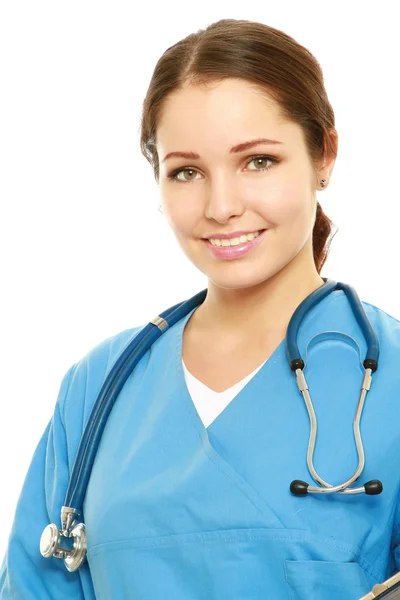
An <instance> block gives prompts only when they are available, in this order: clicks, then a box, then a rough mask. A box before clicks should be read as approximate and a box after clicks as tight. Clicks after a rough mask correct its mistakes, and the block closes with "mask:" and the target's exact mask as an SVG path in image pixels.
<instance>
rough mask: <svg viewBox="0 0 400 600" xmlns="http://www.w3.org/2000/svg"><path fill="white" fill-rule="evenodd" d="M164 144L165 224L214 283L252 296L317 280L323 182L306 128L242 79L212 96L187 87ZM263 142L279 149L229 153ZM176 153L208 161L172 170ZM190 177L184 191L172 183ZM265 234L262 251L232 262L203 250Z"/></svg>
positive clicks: (169, 103) (170, 107)
mask: <svg viewBox="0 0 400 600" xmlns="http://www.w3.org/2000/svg"><path fill="white" fill-rule="evenodd" d="M156 134H157V152H158V156H159V161H160V178H159V187H160V195H161V202H162V206H163V212H164V215H165V217H166V219H167V221H168V223H169V225H170V227H171V228H172V230H173V232H174V234H175V236H176V238H177V241H178V243H179V244H180V246H181V248H182V250H183V252H184V253H185V254H186V256H187V257H188V258H189V260H190V261H191V262H192V263H193V264H194V265H195V266H196V267H197V268H198V269H199V270H200V271H201V272H203V273H204V274H205V275H206V276H207V277H208V278H209V282H210V283H211V282H212V283H214V284H215V285H216V286H218V287H221V288H227V289H237V288H247V287H250V286H257V285H262V284H263V283H264V282H266V281H268V280H269V279H270V278H272V277H273V276H274V275H276V274H278V273H280V272H281V271H282V270H285V269H290V271H291V272H292V273H293V269H295V272H296V273H297V274H299V277H301V276H302V275H303V274H304V273H303V271H304V272H306V274H307V276H308V277H310V273H313V276H314V278H315V274H316V270H315V265H314V260H313V254H312V231H313V226H314V222H315V215H316V198H315V190H316V189H317V187H318V174H317V173H316V172H315V169H314V165H313V164H312V162H311V160H310V158H309V156H308V154H307V151H306V146H305V141H304V137H303V132H302V129H301V127H300V126H299V125H297V124H294V123H290V122H287V121H286V122H285V121H283V120H282V119H281V117H280V115H279V105H278V104H277V103H276V102H275V101H274V100H273V99H272V98H271V99H268V98H265V96H262V94H261V93H260V92H259V91H258V90H257V89H256V88H255V86H252V85H250V84H249V83H247V82H245V81H243V80H240V79H225V80H223V81H222V82H221V83H218V84H214V85H213V86H212V87H208V88H207V89H206V88H201V87H189V86H187V87H185V88H184V89H182V90H179V91H178V92H176V93H174V94H171V95H170V96H169V97H168V98H167V100H166V102H165V104H164V106H163V110H162V114H161V116H160V121H159V124H158V128H157V132H156ZM259 138H267V139H269V140H275V141H278V142H280V143H275V144H271V143H266V142H264V143H259V144H257V145H255V146H253V147H251V148H247V149H245V150H242V151H239V152H236V151H235V152H230V150H231V148H232V147H234V146H237V145H238V144H241V143H243V142H247V141H249V140H254V139H259ZM176 151H181V152H192V153H193V152H194V153H196V154H198V155H199V158H193V157H191V158H182V157H176V156H175V157H170V158H168V159H167V160H165V161H164V158H165V156H166V155H167V154H169V153H171V152H176ZM256 155H264V157H263V158H254V156H256ZM268 157H271V159H269V158H268ZM274 161H275V162H274ZM183 168H184V169H185V170H183V171H182V170H181V171H180V173H177V174H176V176H175V179H176V181H173V180H172V179H171V178H169V177H168V176H169V175H171V174H172V173H174V172H176V171H177V170H178V169H183ZM261 229H268V231H267V232H266V234H264V236H263V239H262V240H261V241H260V243H258V244H257V245H256V246H255V247H254V249H253V250H252V251H251V252H249V253H247V254H246V255H244V256H240V257H238V258H235V259H233V260H226V259H224V258H220V257H216V256H214V255H213V254H212V253H211V252H210V251H209V248H208V246H207V243H206V242H205V241H204V240H203V238H205V237H207V236H210V235H215V234H218V233H222V234H226V233H232V232H235V231H258V230H261Z"/></svg>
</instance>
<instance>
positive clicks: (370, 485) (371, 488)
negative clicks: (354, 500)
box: [364, 479, 383, 496]
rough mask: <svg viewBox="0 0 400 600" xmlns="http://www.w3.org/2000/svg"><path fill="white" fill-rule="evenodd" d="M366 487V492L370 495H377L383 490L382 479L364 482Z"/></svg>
mask: <svg viewBox="0 0 400 600" xmlns="http://www.w3.org/2000/svg"><path fill="white" fill-rule="evenodd" d="M364 487H365V493H366V494H368V496H377V495H378V494H380V493H381V492H382V491H383V485H382V481H379V479H371V481H367V483H364Z"/></svg>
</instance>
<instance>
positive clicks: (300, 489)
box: [290, 479, 308, 496]
mask: <svg viewBox="0 0 400 600" xmlns="http://www.w3.org/2000/svg"><path fill="white" fill-rule="evenodd" d="M290 491H291V492H292V494H294V495H295V496H305V495H306V494H308V483H306V482H305V481H301V479H295V480H294V481H292V483H291V484H290Z"/></svg>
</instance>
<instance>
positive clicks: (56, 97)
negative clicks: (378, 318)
mask: <svg viewBox="0 0 400 600" xmlns="http://www.w3.org/2000/svg"><path fill="white" fill-rule="evenodd" d="M212 5H213V6H214V8H209V9H206V8H205V7H204V6H205V5H202V4H199V5H196V4H191V5H188V3H187V2H178V1H174V0H172V1H171V0H170V1H169V2H167V3H161V2H160V3H159V5H157V3H155V4H154V3H151V4H146V3H140V2H139V3H137V4H136V8H135V6H134V3H133V2H127V1H125V2H124V1H119V0H113V1H111V0H109V1H108V2H105V1H100V2H90V1H86V0H79V2H78V1H70V2H57V1H54V0H52V1H50V0H49V1H47V2H45V1H43V0H36V1H35V2H30V1H25V2H22V1H19V0H13V1H12V2H2V3H1V4H0V87H1V92H0V201H1V204H0V206H1V214H0V228H1V229H0V244H1V247H0V251H1V295H0V302H1V311H0V314H1V346H0V348H1V357H0V358H1V363H0V364H1V396H0V461H1V466H0V481H1V490H0V514H1V520H0V560H1V556H2V555H3V553H4V551H5V548H6V543H7V538H8V535H9V531H10V529H11V525H12V518H13V514H14V510H15V504H16V501H17V498H18V496H19V493H20V489H21V486H22V483H23V480H24V477H25V473H26V470H27V468H28V466H29V462H30V460H31V457H32V454H33V451H34V449H35V447H36V444H37V443H38V441H39V438H40V436H41V434H42V432H43V430H44V428H45V426H46V424H47V422H48V420H49V419H50V417H51V414H52V411H53V408H54V403H55V400H56V397H57V393H58V390H59V386H60V382H61V378H62V376H63V375H64V374H65V373H66V371H67V369H68V368H69V367H70V366H71V365H72V364H73V363H74V362H76V361H77V360H79V359H80V358H81V357H82V356H83V355H84V354H86V353H87V352H88V351H89V350H90V349H91V348H92V347H93V346H94V345H96V344H98V343H99V342H101V341H102V340H103V339H105V338H106V337H109V336H111V335H114V334H116V333H118V332H120V331H122V330H124V329H128V328H130V327H134V326H137V325H140V324H143V323H145V322H147V321H149V320H150V319H151V318H152V317H153V316H155V315H156V314H158V313H159V312H162V311H163V310H165V309H167V308H169V307H170V306H172V305H173V304H176V303H177V302H180V301H183V300H185V299H187V298H189V297H191V296H192V295H194V294H195V293H196V292H198V291H200V290H202V289H204V288H205V287H207V279H206V278H205V276H204V275H203V274H202V273H200V272H199V271H198V270H197V269H196V268H195V267H194V266H193V265H192V264H191V263H190V262H189V261H188V259H187V258H186V257H185V256H184V254H183V252H182V251H181V250H180V248H179V246H178V244H177V242H176V241H175V238H174V237H173V235H172V232H171V231H170V229H169V227H168V225H167V223H166V222H165V220H164V217H163V216H162V214H161V213H160V212H158V210H157V209H158V206H159V204H160V199H159V192H158V187H157V184H156V182H155V180H154V178H153V174H152V170H151V167H150V165H149V164H148V163H147V161H146V159H145V158H144V157H143V156H142V154H141V152H140V148H139V123H140V114H141V108H142V102H143V98H144V96H145V93H146V90H147V87H148V84H149V81H150V78H151V75H152V72H153V69H154V67H155V64H156V62H157V60H158V59H159V57H160V56H161V54H162V53H163V52H164V51H165V50H166V49H167V48H168V47H169V46H171V45H173V44H175V43H176V42H177V41H178V40H180V39H182V38H183V37H185V36H187V35H188V34H189V33H192V32H195V31H197V30H198V29H200V28H203V27H205V26H207V25H208V24H210V23H212V22H214V21H217V20H219V19H222V18H236V19H248V20H255V21H261V22H263V23H265V24H267V25H270V26H272V27H276V28H278V29H282V30H283V31H285V32H286V33H288V34H289V35H291V36H293V37H294V38H295V39H296V40H297V41H298V42H299V43H301V44H303V45H304V46H306V47H307V48H308V49H309V50H310V51H311V52H312V53H313V54H314V55H315V56H316V58H317V59H318V60H319V62H320V64H321V66H322V68H323V71H324V76H325V83H326V88H327V92H328V96H329V99H330V101H331V103H332V105H333V108H334V110H335V114H336V124H337V130H338V133H339V155H338V159H337V161H336V165H335V169H334V172H333V178H332V181H331V183H330V185H329V188H328V189H327V190H326V191H323V192H318V193H317V196H318V200H319V201H320V202H321V204H322V206H323V208H324V210H325V211H326V213H327V214H328V216H329V217H330V218H332V219H333V221H334V222H335V223H336V224H337V225H338V226H339V228H340V229H339V232H338V233H337V235H336V237H335V238H334V241H333V245H332V250H331V254H330V256H329V259H328V261H327V263H326V265H325V267H324V269H323V271H322V276H324V277H330V278H332V279H336V280H339V281H344V282H346V283H350V284H351V285H353V286H354V287H355V288H356V290H357V291H358V294H359V296H360V297H361V299H362V300H364V301H367V302H370V303H372V304H375V305H376V306H378V307H380V308H382V309H383V310H385V311H386V312H388V313H389V314H391V315H393V316H395V317H396V318H400V286H399V227H398V222H399V217H400V208H399V183H398V173H399V159H400V150H399V148H400V146H399V137H400V123H399V112H398V107H399V89H400V86H399V67H398V57H399V53H400V44H399V37H398V18H396V17H395V14H396V8H397V7H396V2H393V1H390V0H389V1H386V2H385V1H383V2H382V1H380V2H379V3H375V2H365V1H358V2H354V1H353V2H343V3H338V2H335V3H333V4H332V3H321V2H320V1H319V0H318V1H315V2H311V1H307V0H306V1H304V0H303V1H302V2H297V1H296V2H285V1H282V0H280V1H279V2H268V3H262V2H255V3H243V2H232V1H229V2H226V1H221V0H220V2H219V3H212ZM138 11H140V12H138ZM355 400H356V399H355ZM299 401H301V399H299ZM399 402H400V391H399ZM377 475H378V476H379V473H378V474H377Z"/></svg>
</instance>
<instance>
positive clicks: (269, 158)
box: [167, 154, 280, 183]
mask: <svg viewBox="0 0 400 600" xmlns="http://www.w3.org/2000/svg"><path fill="white" fill-rule="evenodd" d="M265 160H266V161H267V162H270V163H272V164H278V163H279V162H280V161H279V160H278V159H277V158H274V157H273V156H268V155H267V154H257V155H256V156H250V157H249V160H248V163H247V164H250V163H252V162H253V161H261V162H262V161H265ZM256 164H257V163H256ZM258 165H260V162H258ZM271 166H272V165H269V166H267V167H263V168H262V169H258V168H256V169H249V171H258V172H260V171H261V172H263V171H268V170H269V169H270V168H271ZM186 171H190V172H191V173H198V171H197V169H194V168H193V167H181V168H180V169H175V171H172V173H170V174H169V175H167V177H168V179H170V180H171V181H172V182H173V183H176V182H179V183H190V182H192V181H195V180H194V179H186V180H183V179H178V178H177V177H178V175H179V174H180V173H185V172H186Z"/></svg>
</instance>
